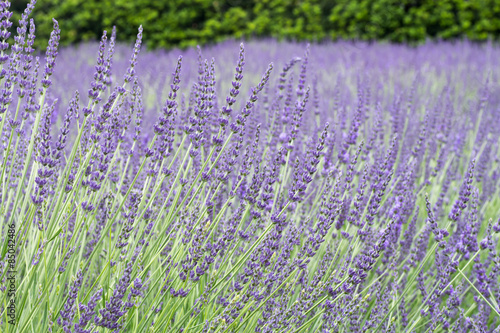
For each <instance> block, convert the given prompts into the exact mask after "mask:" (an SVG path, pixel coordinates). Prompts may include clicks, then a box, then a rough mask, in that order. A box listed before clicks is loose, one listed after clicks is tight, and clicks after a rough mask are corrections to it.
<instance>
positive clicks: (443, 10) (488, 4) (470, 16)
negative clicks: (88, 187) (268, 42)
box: [11, 0, 500, 48]
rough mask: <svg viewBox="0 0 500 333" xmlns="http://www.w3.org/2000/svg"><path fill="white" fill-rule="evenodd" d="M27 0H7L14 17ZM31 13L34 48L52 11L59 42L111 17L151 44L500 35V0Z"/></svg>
mask: <svg viewBox="0 0 500 333" xmlns="http://www.w3.org/2000/svg"><path fill="white" fill-rule="evenodd" d="M27 2H28V0H14V1H12V6H11V10H13V11H14V17H13V21H14V25H15V24H16V23H17V20H18V19H19V17H20V14H21V12H22V11H23V10H24V8H25V7H26V4H27ZM32 17H35V24H36V30H37V43H36V45H37V46H38V47H39V48H43V47H45V46H46V43H47V40H48V37H49V35H50V32H51V30H52V21H51V20H52V18H55V19H57V20H58V21H59V24H60V26H61V33H62V36H61V41H62V43H63V44H73V43H77V42H80V41H88V40H96V39H99V38H100V36H101V34H102V31H103V30H108V32H109V31H111V27H112V26H113V25H115V26H116V28H117V31H118V39H119V40H121V41H133V40H134V39H135V35H136V33H137V27H138V26H139V25H140V24H142V25H143V27H144V41H145V43H146V45H147V46H148V48H171V47H181V48H183V47H187V46H193V45H197V44H206V43H214V42H218V41H221V40H223V39H227V38H250V37H253V38H255V37H274V38H278V39H289V40H310V41H322V40H328V39H333V40H336V39H356V40H384V41H391V42H398V43H399V42H406V43H418V42H422V41H425V40H426V39H429V38H431V39H462V38H467V39H470V40H475V41H483V40H487V39H498V38H499V36H500V0H38V2H37V5H36V7H35V12H34V14H32Z"/></svg>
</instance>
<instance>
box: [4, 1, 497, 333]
mask: <svg viewBox="0 0 500 333" xmlns="http://www.w3.org/2000/svg"><path fill="white" fill-rule="evenodd" d="M34 5H35V1H34V0H33V1H32V2H31V3H30V4H29V5H28V7H27V8H26V10H25V12H24V13H23V15H22V19H21V20H20V21H19V27H18V28H17V31H16V32H14V33H13V37H14V38H13V41H12V38H11V31H10V30H9V29H10V27H11V25H12V22H11V21H10V18H11V15H12V13H11V12H9V6H10V3H9V2H8V1H6V0H3V1H1V2H0V11H1V12H0V26H1V31H0V39H1V41H0V51H1V54H0V85H1V91H0V117H1V119H0V141H1V145H0V154H1V155H0V156H1V160H0V177H1V178H0V179H1V180H0V183H1V186H0V200H1V201H0V219H1V221H2V252H1V261H0V267H1V270H0V272H1V284H0V290H1V296H2V297H3V302H2V303H1V305H0V327H1V329H2V331H5V332H9V331H11V332H13V331H18V332H47V331H48V332H88V333H90V332H217V333H223V332H279V333H282V332H430V331H432V332H433V331H436V332H498V327H499V326H500V308H499V304H500V280H499V277H500V252H499V251H500V247H499V242H498V240H499V237H498V233H499V232H500V201H499V198H500V196H499V194H500V193H499V190H500V186H499V178H500V164H499V157H500V155H499V144H500V141H499V138H500V135H499V134H500V124H499V122H498V119H500V111H499V110H500V108H499V106H500V104H499V102H500V101H499V99H498V98H497V96H498V91H499V89H498V82H497V81H498V79H497V78H498V74H499V72H498V68H499V63H498V59H499V58H500V57H499V55H500V51H499V49H498V47H497V46H495V45H484V46H477V45H472V44H469V43H467V42H463V43H458V44H454V45H451V44H442V43H440V44H426V45H424V46H421V47H419V48H416V49H410V48H407V47H404V46H395V45H365V44H362V43H358V44H343V43H336V44H326V45H314V46H311V47H309V46H305V45H300V44H291V43H285V44H283V43H280V44H277V43H276V42H273V41H267V42H250V43H249V44H247V45H246V46H243V44H241V45H240V47H239V51H238V46H237V45H236V44H235V43H234V42H228V43H225V44H220V45H217V46H214V47H212V48H207V49H203V50H201V49H197V50H191V49H190V50H185V51H171V52H168V53H165V52H160V51H157V52H151V53H144V52H141V44H142V37H143V36H142V27H139V29H138V34H137V40H136V43H135V45H134V47H133V49H132V50H131V52H130V50H128V49H127V48H126V47H124V46H122V45H115V38H116V34H117V33H119V32H116V31H115V30H114V29H113V31H112V32H111V34H110V35H109V36H108V33H107V32H104V33H103V35H102V38H101V41H100V43H99V44H98V45H93V44H88V45H81V46H79V47H76V48H67V49H63V50H59V48H58V42H59V33H60V31H59V27H58V23H57V21H56V20H54V22H53V23H54V30H53V33H52V35H51V38H50V41H49V46H48V48H47V51H46V53H45V55H43V56H42V55H37V54H36V53H35V52H34V50H33V48H32V45H33V41H34V38H35V21H34V20H33V19H30V13H31V10H32V8H33V6H34ZM108 37H109V38H108ZM127 52H129V53H130V54H127ZM95 54H97V59H96V61H95V65H94V66H92V65H89V64H90V63H91V61H89V58H93V57H95ZM212 54H213V55H215V56H216V57H215V58H212V57H210V55H212ZM205 57H206V58H205ZM271 59H273V62H271V61H270V60H271ZM169 64H170V65H169ZM169 66H170V67H169ZM166 68H168V70H167V69H166ZM168 71H169V72H170V73H171V74H170V73H167V72H168ZM11 304H14V308H12V306H11Z"/></svg>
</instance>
